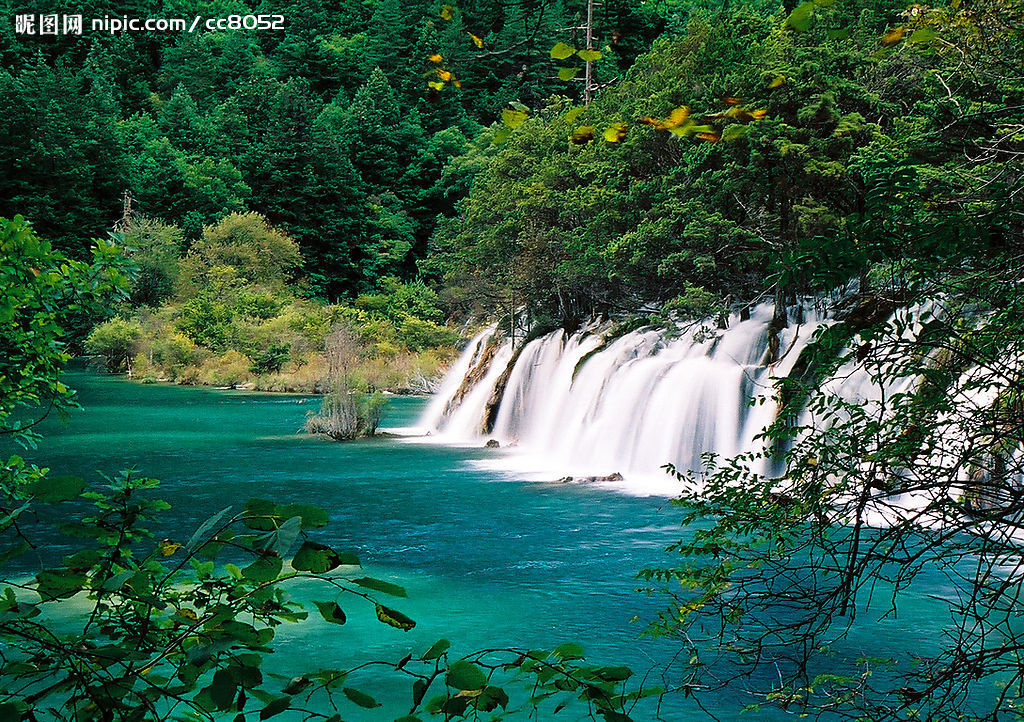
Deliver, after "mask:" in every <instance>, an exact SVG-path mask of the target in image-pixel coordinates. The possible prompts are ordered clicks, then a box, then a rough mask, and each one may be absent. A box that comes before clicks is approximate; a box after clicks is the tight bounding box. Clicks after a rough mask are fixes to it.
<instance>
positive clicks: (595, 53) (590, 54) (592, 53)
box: [576, 49, 603, 63]
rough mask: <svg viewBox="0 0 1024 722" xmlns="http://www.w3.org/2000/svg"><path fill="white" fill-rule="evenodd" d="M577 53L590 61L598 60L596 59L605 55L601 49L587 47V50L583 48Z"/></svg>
mask: <svg viewBox="0 0 1024 722" xmlns="http://www.w3.org/2000/svg"><path fill="white" fill-rule="evenodd" d="M576 54H577V55H579V56H580V58H581V59H582V60H586V61H587V62H588V63H593V62H596V61H598V60H600V59H601V58H602V57H603V56H602V55H601V51H600V50H590V49H587V50H581V51H579V52H578V53H576Z"/></svg>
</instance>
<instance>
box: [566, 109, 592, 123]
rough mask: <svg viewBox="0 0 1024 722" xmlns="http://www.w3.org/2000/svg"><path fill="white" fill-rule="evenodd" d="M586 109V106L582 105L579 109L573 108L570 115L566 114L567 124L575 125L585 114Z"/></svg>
mask: <svg viewBox="0 0 1024 722" xmlns="http://www.w3.org/2000/svg"><path fill="white" fill-rule="evenodd" d="M586 109H587V108H586V106H584V105H581V106H580V107H578V108H573V109H572V110H570V111H569V112H568V113H566V114H565V122H567V123H575V122H576V119H577V118H579V117H580V115H581V114H582V113H583V111H584V110H586Z"/></svg>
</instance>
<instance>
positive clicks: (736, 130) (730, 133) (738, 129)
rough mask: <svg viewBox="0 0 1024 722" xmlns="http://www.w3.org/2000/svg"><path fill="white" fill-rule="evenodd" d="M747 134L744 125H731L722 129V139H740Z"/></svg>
mask: <svg viewBox="0 0 1024 722" xmlns="http://www.w3.org/2000/svg"><path fill="white" fill-rule="evenodd" d="M746 135H747V129H746V128H745V127H744V126H742V125H730V126H729V127H728V128H726V129H725V130H723V131H722V140H724V141H730V140H739V139H740V138H745V137H746Z"/></svg>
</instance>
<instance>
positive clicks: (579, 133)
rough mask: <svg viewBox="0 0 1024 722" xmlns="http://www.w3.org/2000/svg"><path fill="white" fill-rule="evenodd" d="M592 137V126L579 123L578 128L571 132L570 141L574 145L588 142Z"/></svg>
mask: <svg viewBox="0 0 1024 722" xmlns="http://www.w3.org/2000/svg"><path fill="white" fill-rule="evenodd" d="M593 139H594V126H592V125H581V126H580V127H579V128H577V129H576V130H574V131H573V132H572V142H573V143H575V144H576V145H583V144H584V143H589V142H590V141H592V140H593Z"/></svg>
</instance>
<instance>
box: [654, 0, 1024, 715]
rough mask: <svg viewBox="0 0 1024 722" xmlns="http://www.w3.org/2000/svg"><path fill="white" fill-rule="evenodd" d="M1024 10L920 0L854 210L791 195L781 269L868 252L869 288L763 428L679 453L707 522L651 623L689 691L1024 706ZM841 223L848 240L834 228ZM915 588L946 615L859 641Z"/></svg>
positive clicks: (789, 276)
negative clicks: (746, 445)
mask: <svg viewBox="0 0 1024 722" xmlns="http://www.w3.org/2000/svg"><path fill="white" fill-rule="evenodd" d="M798 9H799V8H798ZM825 16H826V13H825V12H822V6H821V5H816V6H815V7H814V12H813V19H814V22H813V23H812V22H810V21H808V23H807V28H808V29H809V32H813V31H814V28H815V27H818V23H820V22H821V20H822V18H823V17H825ZM791 18H792V16H791ZM1020 19H1021V9H1020V7H1019V5H1017V4H1013V3H1003V2H994V3H978V4H974V5H972V6H971V8H970V9H969V10H967V9H963V8H959V7H958V6H954V7H950V8H945V9H942V10H934V11H933V10H928V9H924V8H920V7H918V6H914V7H912V8H911V10H910V11H909V12H908V13H907V14H906V15H905V16H904V18H903V20H904V22H905V23H906V25H905V26H904V25H901V26H900V27H899V29H898V30H899V31H898V32H895V31H889V32H887V33H886V34H885V35H884V36H882V37H881V39H880V42H879V44H880V45H881V46H882V48H883V49H882V50H881V51H880V52H879V53H878V54H877V56H876V57H875V58H872V59H873V60H878V61H879V65H880V67H879V68H878V72H881V69H882V66H888V67H889V68H891V69H896V68H898V69H900V71H901V72H902V73H904V74H905V75H903V76H901V77H902V79H901V80H895V79H893V78H892V76H891V75H890V76H889V79H888V80H885V81H882V80H880V76H878V75H876V74H875V73H874V72H872V73H870V74H869V75H868V76H867V79H868V80H869V81H871V82H874V83H875V85H874V87H877V88H879V89H880V90H882V91H883V93H884V92H885V91H887V90H889V89H891V88H892V87H893V86H892V85H889V84H890V83H893V84H895V87H896V88H897V89H898V91H899V92H900V93H902V94H903V97H904V98H905V97H907V94H908V93H911V94H914V97H915V98H916V107H915V112H916V114H912V115H900V116H899V117H896V118H894V119H893V120H892V122H891V126H892V130H891V131H889V132H880V131H882V128H879V129H878V130H876V131H874V132H873V133H872V138H871V141H870V143H868V144H866V145H865V146H864V147H863V148H861V149H859V150H858V151H857V153H856V154H855V155H854V157H853V158H852V160H851V162H850V163H849V164H848V170H847V172H848V173H849V174H850V179H851V181H852V182H854V183H855V187H859V190H858V193H860V194H861V199H860V200H859V202H858V204H857V207H856V209H855V212H852V213H848V214H847V215H846V216H845V218H842V217H839V216H837V215H835V214H834V213H833V212H831V209H830V208H828V207H825V206H821V205H818V206H816V207H815V206H813V205H812V204H810V203H807V202H806V201H804V202H801V203H799V204H795V205H794V206H793V210H794V211H796V213H797V216H796V217H797V219H798V223H799V224H800V225H801V226H802V227H806V228H807V232H806V233H805V234H804V235H803V237H802V238H800V239H799V240H798V242H797V243H796V244H795V245H792V246H790V248H789V249H788V250H787V251H786V253H785V254H784V255H783V256H782V257H781V258H779V259H778V261H777V262H776V263H775V264H774V265H775V272H776V274H777V275H776V278H777V279H778V280H779V282H780V283H784V284H786V285H790V284H794V283H798V282H799V281H800V279H804V280H805V281H810V282H811V284H812V287H819V288H832V287H835V286H837V285H842V286H847V287H848V288H849V287H850V286H849V285H848V284H849V279H850V277H851V275H855V274H856V273H858V269H859V272H860V274H861V276H860V283H859V284H858V285H859V293H858V294H857V295H852V294H850V293H849V292H848V293H846V294H843V295H842V296H841V297H840V298H841V300H840V302H839V303H838V304H837V308H836V309H835V311H836V319H835V320H834V321H832V322H830V323H827V324H825V325H824V326H823V327H821V328H819V330H818V331H817V332H816V334H815V337H814V339H813V341H812V343H811V344H810V345H809V346H808V347H807V348H806V350H805V352H804V353H803V354H802V355H801V357H800V358H799V359H798V360H797V362H796V364H795V367H794V371H793V373H792V374H791V375H790V377H789V378H787V379H783V380H781V381H780V382H779V385H778V388H777V390H776V393H775V395H774V398H772V399H771V400H770V403H774V404H775V405H776V408H777V418H776V421H775V422H774V424H773V425H772V426H771V427H770V428H769V429H767V431H766V433H765V435H764V438H763V441H764V444H765V449H766V450H765V451H764V452H763V453H758V454H747V455H742V456H739V457H737V458H734V459H714V458H709V459H707V460H706V462H707V464H706V468H705V469H704V471H703V473H701V474H700V475H698V476H689V475H680V476H681V477H685V478H687V480H688V481H690V482H691V483H690V486H689V491H688V492H687V493H686V494H685V495H684V498H683V499H682V501H681V503H682V505H683V507H684V508H685V509H686V513H685V515H684V519H685V522H684V523H687V524H692V525H693V527H692V529H693V533H692V536H691V537H690V538H688V539H686V540H684V541H681V542H680V543H678V544H676V545H674V546H673V547H672V548H671V551H673V552H675V553H677V554H678V555H679V556H680V559H679V563H678V564H676V565H672V566H669V567H666V568H659V569H648V570H645V571H644V572H643V574H642V576H643V577H644V578H645V579H648V580H660V581H671V582H672V584H673V604H672V607H671V609H670V610H668V611H666V612H665V613H664V614H663V615H662V616H661V617H660V619H659V620H658V622H657V623H656V624H655V626H654V630H655V631H656V632H659V633H665V634H671V635H677V636H678V637H679V639H681V640H684V641H683V644H684V645H685V648H686V649H687V651H688V652H689V653H690V655H691V656H690V665H689V670H688V672H687V673H686V674H685V676H684V680H683V682H682V685H681V686H682V689H683V690H684V691H685V692H686V693H687V694H698V695H699V694H702V693H704V692H706V691H708V690H713V689H720V688H721V687H723V686H732V685H737V684H741V685H743V686H744V687H745V689H746V690H747V691H748V692H750V693H753V694H754V695H755V697H756V703H755V704H754V705H752V708H753V709H755V710H756V709H758V708H760V707H766V706H778V707H781V708H783V709H785V710H787V711H789V712H796V713H799V714H804V715H808V716H814V717H828V718H848V719H872V720H888V719H893V720H895V719H964V720H982V719H997V718H1002V717H1004V716H1011V717H1012V716H1017V715H1019V714H1020V689H1021V683H1022V678H1021V667H1020V663H1019V657H1018V654H1017V650H1018V649H1019V647H1020V643H1021V638H1020V628H1019V625H1018V624H1017V615H1018V612H1019V609H1018V606H1019V599H1020V595H1021V593H1022V592H1024V590H1022V589H1021V579H1022V576H1021V573H1020V572H1021V555H1020V540H1021V531H1022V530H1021V519H1022V516H1021V507H1020V489H1021V485H1022V484H1024V452H1022V450H1024V426H1022V424H1024V416H1022V415H1021V414H1020V405H1019V399H1020V397H1021V383H1022V379H1024V369H1022V367H1021V359H1022V358H1024V348H1022V343H1024V327H1022V325H1021V318H1022V312H1024V295H1022V289H1021V284H1020V278H1019V275H1020V274H1019V270H1018V269H1019V268H1020V267H1021V264H1022V259H1024V255H1022V254H1024V235H1022V230H1021V224H1020V219H1021V218H1022V217H1024V213H1022V209H1021V201H1020V190H1021V188H1022V186H1024V176H1022V174H1021V173H1020V169H1019V167H1018V165H1017V164H1016V163H1015V161H1014V157H1015V155H1016V153H1018V152H1020V151H1019V144H1020V140H1021V139H1020V123H1019V119H1017V118H1016V116H1015V110H1014V108H1015V105H1016V103H1019V99H1020V98H1021V96H1022V94H1024V86H1022V83H1021V77H1022V76H1021V75H1020V73H1019V62H1018V63H1017V65H1016V66H1015V67H1016V70H1015V71H1013V72H1015V73H1016V74H1015V75H1010V74H1008V72H1007V68H1008V67H1010V65H1012V63H1011V62H1010V61H1008V58H1009V57H1010V56H1011V55H1012V54H1013V53H1014V52H1015V51H1014V48H1015V47H1016V44H1017V43H1018V42H1019V33H1018V32H1016V31H1015V30H1013V28H1018V29H1019V27H1020ZM798 21H799V22H800V23H801V24H802V22H803V21H802V20H800V19H799V18H798ZM925 30H927V31H928V32H927V33H924V34H918V33H919V31H925ZM932 33H934V36H933V35H931V34H932ZM982 35H984V36H985V37H986V38H987V40H986V42H984V43H981V42H979V38H980V37H981V36H982ZM935 37H939V38H942V42H937V43H936V46H935V47H921V45H920V44H925V45H927V44H928V43H930V38H931V39H934V38H935ZM904 38H907V39H906V40H904ZM911 38H912V39H913V40H914V41H913V42H910V39H911ZM886 48H890V49H886ZM826 50H827V46H826ZM1008 63H1009V64H1008ZM910 79H914V81H915V82H916V81H921V84H920V85H913V86H912V85H911V84H910ZM787 82H788V80H787ZM992 84H999V85H1000V92H1001V93H1002V95H1000V97H999V98H998V99H995V98H993V97H992V96H991V88H992ZM883 99H884V95H883ZM983 105H984V106H985V107H987V108H988V109H989V110H988V111H987V112H986V115H985V122H984V123H981V124H978V122H977V121H978V116H977V115H975V113H976V112H978V109H979V108H980V107H982V106H983ZM970 108H973V109H974V110H969V109H970ZM846 110H848V109H845V108H844V109H839V108H836V107H832V109H831V110H830V109H829V105H828V103H826V102H825V99H824V98H819V100H818V101H815V102H814V103H813V104H812V105H810V106H807V107H805V108H804V110H803V111H802V115H803V116H804V118H807V119H811V118H815V117H817V118H819V119H821V118H824V117H825V116H826V114H827V115H828V116H829V117H834V118H835V120H833V121H830V122H833V123H837V124H836V125H835V130H834V131H833V132H834V133H837V134H842V133H845V132H846V130H847V129H849V128H851V127H853V126H855V125H858V124H860V122H861V120H860V119H859V118H857V117H851V116H849V115H847V114H843V113H844V112H845V111H846ZM952 148H958V149H960V151H961V152H959V153H950V152H949V150H950V149H952ZM791 152H795V153H799V154H804V153H805V152H806V150H805V149H802V148H801V149H792V148H791ZM822 170H826V169H824V168H823V167H821V166H817V170H816V171H815V172H820V171H822ZM832 224H839V227H840V228H842V229H843V231H844V233H845V234H849V235H848V236H846V238H845V240H844V235H843V234H840V235H839V236H838V237H837V238H834V239H832V241H831V242H829V239H828V237H827V236H824V235H821V234H822V233H823V232H822V230H821V227H822V226H824V225H832ZM830 379H836V380H846V382H845V383H839V382H837V381H830ZM912 605H919V607H923V608H924V609H925V610H926V612H925V613H927V614H928V616H929V618H933V619H938V620H943V621H944V625H943V631H942V634H939V635H935V637H934V638H930V639H925V640H921V642H920V644H919V645H917V646H916V647H915V648H914V649H905V648H904V643H903V640H899V639H897V640H893V644H892V645H890V646H888V647H887V648H886V649H885V650H884V653H883V655H882V656H881V657H875V656H872V655H865V654H864V653H863V651H862V650H858V649H855V648H854V645H852V644H850V643H849V641H848V634H849V632H850V630H851V629H852V628H854V627H855V626H856V627H860V628H861V629H863V628H865V627H866V625H870V624H884V623H885V620H887V619H888V618H890V617H893V616H895V615H897V614H903V615H905V614H907V613H908V610H909V609H910V608H911V607H912Z"/></svg>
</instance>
